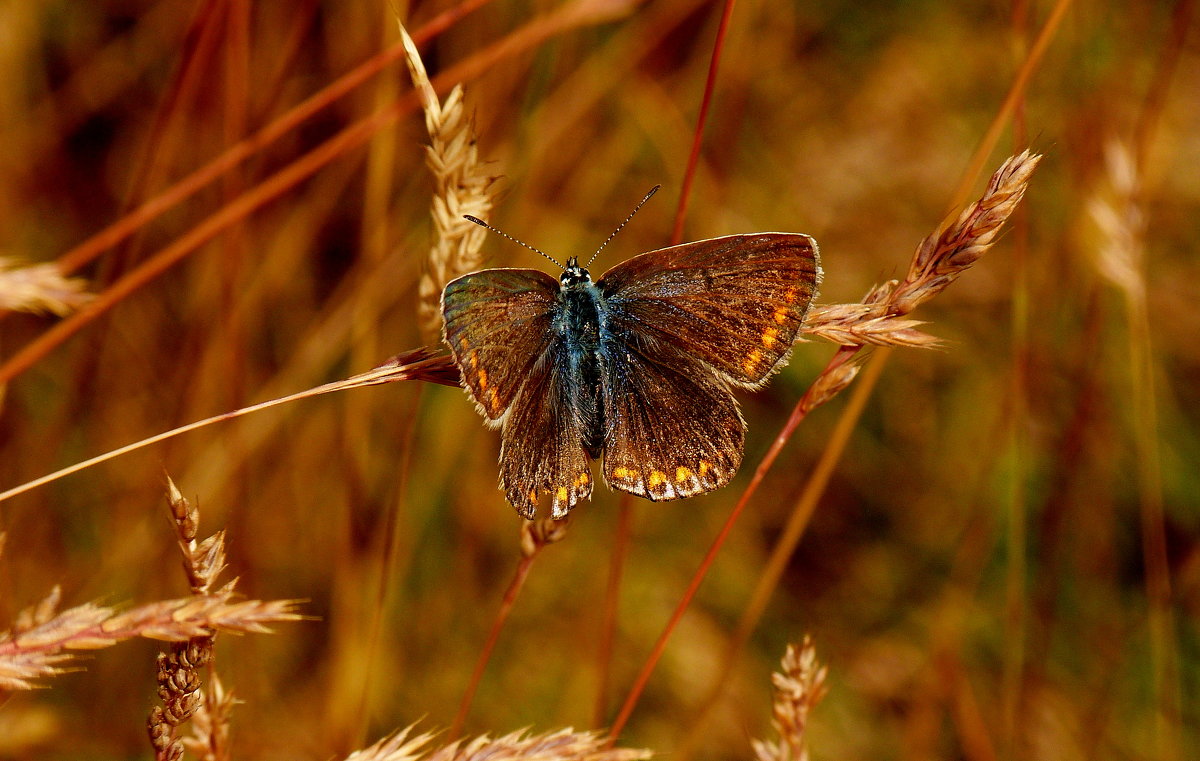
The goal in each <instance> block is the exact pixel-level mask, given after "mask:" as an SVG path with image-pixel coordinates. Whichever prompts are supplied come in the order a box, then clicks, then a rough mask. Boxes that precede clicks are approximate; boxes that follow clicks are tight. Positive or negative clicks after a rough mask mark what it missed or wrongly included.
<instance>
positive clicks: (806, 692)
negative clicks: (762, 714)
mask: <svg viewBox="0 0 1200 761" xmlns="http://www.w3.org/2000/svg"><path fill="white" fill-rule="evenodd" d="M781 665H782V667H783V669H782V671H779V672H776V673H775V674H772V675H771V683H772V684H773V685H774V686H775V704H774V707H773V710H772V715H773V719H772V721H771V725H772V726H773V727H775V731H776V732H778V733H779V741H778V742H762V741H758V740H755V741H753V743H752V745H753V747H754V757H755V759H756V760H757V761H807V759H808V749H807V748H806V747H805V733H806V731H807V729H808V714H809V713H810V712H811V711H812V709H813V708H815V707H816V705H817V704H818V703H820V702H821V698H823V697H825V691H826V688H825V674H826V672H825V667H824V666H821V665H820V664H819V663H818V662H817V650H816V647H814V646H813V643H812V638H811V637H808V636H807V635H806V636H805V637H804V641H803V642H802V643H801V644H800V648H799V649H798V650H797V649H796V648H795V647H793V646H792V645H788V648H787V652H786V653H784V656H783V661H782V663H781Z"/></svg>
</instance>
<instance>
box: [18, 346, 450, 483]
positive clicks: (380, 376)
mask: <svg viewBox="0 0 1200 761" xmlns="http://www.w3.org/2000/svg"><path fill="white" fill-rule="evenodd" d="M406 380H416V381H425V382H426V383H438V384H441V385H443V386H455V387H457V386H458V368H457V367H455V366H454V362H453V361H452V360H451V359H450V357H448V356H446V355H439V354H436V353H434V352H432V351H430V350H429V349H425V348H419V349H413V350H410V351H407V352H404V353H402V354H397V355H396V356H394V357H392V358H391V359H389V360H388V361H386V362H384V363H383V364H382V365H379V366H378V367H376V368H374V369H372V370H368V371H367V372H365V373H359V374H358V375H355V376H353V377H350V378H346V379H344V380H340V381H334V382H332V383H326V384H324V385H321V386H316V387H314V388H310V389H305V390H304V391H298V392H296V393H295V394H289V395H288V396H281V397H279V398H278V399H270V400H268V401H265V402H259V403H258V404H252V405H250V406H249V407H242V408H241V409H237V410H234V411H233V412H224V413H222V414H220V415H214V416H212V417H209V418H205V419H204V420H198V421H196V422H194V423H188V424H187V425H184V426H180V427H179V428H173V429H171V430H169V431H164V432H162V433H156V434H155V435H153V436H149V437H147V438H144V439H142V440H141V441H135V442H134V443H132V444H126V445H125V446H123V447H119V448H117V449H113V450H110V451H108V452H105V453H104V454H101V455H96V456H95V457H93V458H91V459H88V460H84V461H82V462H77V463H75V464H74V465H69V466H67V467H65V468H62V469H60V470H56V471H54V472H53V473H49V474H47V475H44V476H41V477H40V478H35V479H34V480H32V481H26V482H25V483H23V484H21V485H19V486H14V487H12V488H11V489H8V490H6V491H4V492H0V502H4V501H5V500H7V499H11V498H13V497H15V496H17V495H19V494H24V493H25V492H27V491H30V490H32V489H36V488H37V487H39V486H45V485H46V484H48V483H51V482H53V481H57V480H58V479H60V478H63V477H64V476H69V475H71V474H72V473H78V472H79V471H81V470H86V469H87V468H90V467H92V466H94V465H99V464H100V463H102V462H108V461H109V460H112V459H115V458H117V457H120V456H121V455H123V454H129V453H130V452H135V451H137V450H139V449H143V448H145V447H148V446H150V445H151V444H157V443H159V442H162V441H166V440H167V439H170V438H174V437H176V436H179V435H180V434H184V433H189V432H191V431H196V430H199V429H201V428H204V427H206V426H209V425H212V424H213V423H219V422H222V421H224V420H232V419H234V418H237V417H241V416H243V415H249V414H250V413H252V412H261V411H262V410H265V409H269V408H271V407H278V406H279V405H281V404H288V403H290V402H296V401H299V400H301V399H308V398H309V397H313V396H320V395H322V394H330V393H333V392H334V391H347V390H349V389H352V388H362V387H364V386H378V385H380V384H383V383H395V382H396V381H406ZM2 390H3V386H2V385H0V391H2Z"/></svg>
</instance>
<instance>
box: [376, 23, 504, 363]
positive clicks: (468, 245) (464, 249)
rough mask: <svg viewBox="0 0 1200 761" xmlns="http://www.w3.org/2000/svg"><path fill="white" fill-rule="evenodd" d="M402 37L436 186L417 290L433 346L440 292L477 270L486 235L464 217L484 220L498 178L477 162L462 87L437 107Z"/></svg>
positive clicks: (420, 63)
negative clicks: (426, 251) (430, 231)
mask: <svg viewBox="0 0 1200 761" xmlns="http://www.w3.org/2000/svg"><path fill="white" fill-rule="evenodd" d="M400 36H401V39H402V40H403V41H404V49H405V53H406V55H405V61H406V62H407V63H408V71H409V73H410V74H411V75H412V81H413V86H414V87H416V88H417V91H418V92H419V93H420V94H421V105H422V107H423V108H424V111H425V129H426V131H428V133H429V145H428V146H427V147H426V149H425V164H426V166H428V167H429V171H430V172H431V173H432V174H433V179H434V183H435V186H436V187H435V191H434V195H433V203H432V209H431V214H432V216H433V229H434V244H433V246H432V248H431V249H430V251H429V258H428V259H427V260H426V266H425V271H424V273H423V274H422V275H421V281H420V283H419V284H418V286H417V293H418V306H417V310H418V311H417V317H418V321H419V323H420V327H421V331H422V333H423V334H424V336H425V337H426V338H427V339H429V340H436V339H437V338H439V337H440V336H441V332H442V309H441V296H442V288H444V287H445V285H446V283H448V282H450V281H451V280H453V279H454V278H456V277H458V276H459V275H465V274H466V273H468V272H472V271H474V270H477V269H479V265H480V262H481V258H480V254H479V251H480V249H481V248H482V247H483V239H484V236H485V235H486V231H485V230H484V229H483V228H482V227H479V226H477V225H475V224H473V223H471V222H468V221H467V220H466V219H464V218H463V215H465V214H470V215H471V216H473V217H478V218H479V219H485V220H486V219H487V218H488V216H489V213H490V212H491V210H492V201H493V196H492V187H493V185H494V183H495V181H496V177H495V176H494V175H492V174H491V173H490V172H488V171H486V169H485V168H484V166H483V164H482V162H481V161H480V160H479V148H478V146H477V145H476V142H477V138H476V136H475V125H474V123H473V121H472V120H471V119H470V117H468V116H467V114H466V109H465V108H464V106H463V89H462V85H461V84H458V85H455V86H454V89H452V90H451V91H450V94H449V95H448V96H446V100H445V101H444V102H439V101H438V97H437V93H436V92H434V89H433V85H432V84H430V82H429V75H428V73H427V72H426V71H425V64H424V62H423V61H422V60H421V54H420V52H419V51H418V50H417V46H416V43H414V42H413V41H412V38H411V37H409V35H408V31H407V30H406V29H405V28H404V25H403V24H400Z"/></svg>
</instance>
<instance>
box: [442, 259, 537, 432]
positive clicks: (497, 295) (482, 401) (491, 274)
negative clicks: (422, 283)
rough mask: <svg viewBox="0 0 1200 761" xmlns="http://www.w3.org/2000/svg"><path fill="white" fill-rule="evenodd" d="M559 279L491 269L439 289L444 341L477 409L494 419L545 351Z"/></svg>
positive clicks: (504, 407) (513, 270)
mask: <svg viewBox="0 0 1200 761" xmlns="http://www.w3.org/2000/svg"><path fill="white" fill-rule="evenodd" d="M558 291H559V286H558V281H557V280H555V279H554V278H552V277H550V276H549V275H547V274H546V273H544V272H540V271H538V270H520V269H495V270H483V271H482V272H474V273H471V274H470V275H464V276H462V277H460V278H458V279H457V280H453V281H451V282H450V284H449V285H447V286H446V288H445V290H444V291H443V292H442V316H443V318H444V320H445V334H444V337H445V340H446V345H447V346H449V347H450V351H451V352H452V353H453V354H454V360H455V363H456V364H457V365H458V367H459V370H460V371H461V372H462V378H463V384H464V386H465V387H466V388H467V390H468V391H469V392H470V394H471V398H472V399H474V400H475V404H476V406H478V407H479V411H480V412H481V413H482V414H483V415H484V416H485V417H486V418H487V419H488V420H491V421H496V420H499V419H500V418H501V417H502V416H503V415H504V413H505V411H506V410H507V409H508V408H509V406H510V405H511V404H512V401H513V398H514V397H515V396H516V393H517V391H518V390H519V389H520V388H521V384H523V383H525V382H526V379H527V378H528V376H529V374H530V369H531V367H532V366H533V365H534V363H535V362H537V361H538V360H539V359H540V358H541V357H542V355H543V354H545V352H546V351H547V348H548V347H549V345H550V341H551V331H550V324H551V322H552V320H553V316H554V308H555V306H556V304H557V299H558Z"/></svg>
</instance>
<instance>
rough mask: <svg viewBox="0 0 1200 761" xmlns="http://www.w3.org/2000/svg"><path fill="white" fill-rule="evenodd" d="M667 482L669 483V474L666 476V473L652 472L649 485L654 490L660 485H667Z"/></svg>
mask: <svg viewBox="0 0 1200 761" xmlns="http://www.w3.org/2000/svg"><path fill="white" fill-rule="evenodd" d="M666 482H667V474H666V473H663V472H662V471H661V470H652V471H650V484H649V486H650V488H651V489H653V488H654V487H655V486H659V485H661V484H665V483H666Z"/></svg>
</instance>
